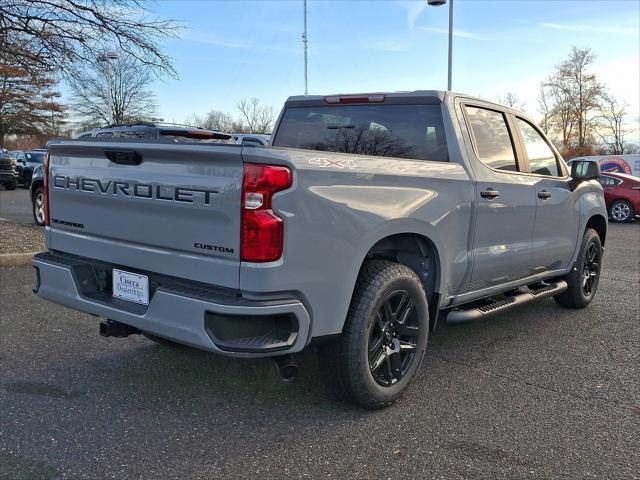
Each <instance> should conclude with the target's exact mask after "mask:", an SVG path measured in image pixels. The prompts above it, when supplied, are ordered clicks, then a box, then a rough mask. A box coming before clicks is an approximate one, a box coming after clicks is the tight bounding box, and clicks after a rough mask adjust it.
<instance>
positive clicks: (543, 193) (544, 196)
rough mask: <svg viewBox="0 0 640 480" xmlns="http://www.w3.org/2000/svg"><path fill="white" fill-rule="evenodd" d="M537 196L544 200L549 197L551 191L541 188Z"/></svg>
mask: <svg viewBox="0 0 640 480" xmlns="http://www.w3.org/2000/svg"><path fill="white" fill-rule="evenodd" d="M538 198H541V199H542V200H546V199H548V198H551V193H549V192H547V191H546V190H542V191H540V192H538Z"/></svg>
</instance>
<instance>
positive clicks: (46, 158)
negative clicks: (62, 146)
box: [42, 152, 51, 226]
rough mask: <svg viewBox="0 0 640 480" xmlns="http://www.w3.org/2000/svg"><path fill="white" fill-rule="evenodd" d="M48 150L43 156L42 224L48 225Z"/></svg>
mask: <svg viewBox="0 0 640 480" xmlns="http://www.w3.org/2000/svg"><path fill="white" fill-rule="evenodd" d="M49 157H50V155H49V152H47V154H46V155H45V156H44V165H43V166H42V168H43V170H44V224H45V225H47V226H48V225H49V224H50V223H51V221H50V217H49Z"/></svg>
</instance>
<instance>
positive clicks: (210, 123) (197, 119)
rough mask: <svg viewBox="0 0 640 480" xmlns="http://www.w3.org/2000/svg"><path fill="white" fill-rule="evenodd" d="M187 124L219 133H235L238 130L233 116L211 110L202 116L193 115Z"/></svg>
mask: <svg viewBox="0 0 640 480" xmlns="http://www.w3.org/2000/svg"><path fill="white" fill-rule="evenodd" d="M186 123H188V124H191V125H195V126H198V127H202V128H206V129H208V130H217V131H219V132H235V131H236V129H237V128H238V122H237V121H235V120H234V119H233V118H232V117H231V115H229V114H228V113H225V112H221V111H219V110H211V111H209V112H207V113H206V114H205V115H202V116H200V115H196V114H193V115H191V116H190V117H188V118H187V120H186Z"/></svg>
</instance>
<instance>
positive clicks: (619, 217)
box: [598, 173, 640, 223]
mask: <svg viewBox="0 0 640 480" xmlns="http://www.w3.org/2000/svg"><path fill="white" fill-rule="evenodd" d="M598 181H599V182H600V184H601V185H602V188H603V189H604V200H605V202H606V203H607V211H608V212H609V217H611V220H613V221H614V222H620V223H628V222H630V221H631V220H632V219H633V218H634V217H635V216H636V215H640V178H638V177H634V176H631V175H626V174H624V173H603V174H602V176H601V177H600V178H599V179H598Z"/></svg>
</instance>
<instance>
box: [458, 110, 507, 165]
mask: <svg viewBox="0 0 640 480" xmlns="http://www.w3.org/2000/svg"><path fill="white" fill-rule="evenodd" d="M465 111H466V113H467V119H468V120H469V127H470V130H471V134H472V135H473V138H474V140H475V145H476V150H477V152H476V153H477V154H478V158H479V159H480V161H481V162H482V163H484V164H485V165H488V166H489V167H491V168H494V169H496V170H507V171H514V172H515V171H518V163H517V162H516V155H515V150H514V148H513V141H512V140H511V135H510V134H509V128H508V127H507V120H506V118H505V116H504V113H502V112H498V111H496V110H489V109H487V108H479V107H472V106H466V107H465Z"/></svg>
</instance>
